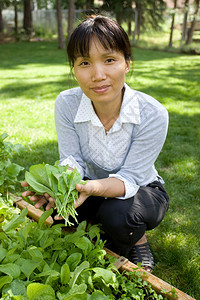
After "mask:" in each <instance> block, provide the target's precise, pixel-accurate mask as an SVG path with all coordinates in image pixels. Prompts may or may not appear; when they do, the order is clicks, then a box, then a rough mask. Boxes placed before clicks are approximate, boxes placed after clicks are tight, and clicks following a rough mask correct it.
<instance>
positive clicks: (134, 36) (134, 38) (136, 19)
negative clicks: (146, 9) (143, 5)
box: [133, 8, 138, 45]
mask: <svg viewBox="0 0 200 300" xmlns="http://www.w3.org/2000/svg"><path fill="white" fill-rule="evenodd" d="M137 24H138V10H137V8H136V9H135V29H134V35H133V45H136V33H137Z"/></svg>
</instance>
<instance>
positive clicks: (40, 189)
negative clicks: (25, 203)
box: [25, 163, 86, 225]
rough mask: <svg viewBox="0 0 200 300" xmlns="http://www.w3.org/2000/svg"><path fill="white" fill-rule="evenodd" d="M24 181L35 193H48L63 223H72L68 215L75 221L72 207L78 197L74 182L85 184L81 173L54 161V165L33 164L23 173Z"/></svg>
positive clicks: (75, 213)
mask: <svg viewBox="0 0 200 300" xmlns="http://www.w3.org/2000/svg"><path fill="white" fill-rule="evenodd" d="M25 181H26V182H28V184H29V185H30V187H31V188H32V190H33V191H34V192H36V193H37V194H40V195H43V194H44V193H48V194H49V195H50V196H51V197H52V198H53V199H54V201H55V204H56V209H57V213H58V216H62V217H63V218H64V220H65V225H72V224H73V223H72V222H70V220H69V216H72V217H73V218H74V219H75V221H77V218H76V215H77V212H76V210H75V208H74V202H75V201H76V200H77V198H78V191H77V190H76V184H77V183H82V184H85V183H86V181H83V180H81V175H80V174H79V172H78V171H77V169H74V171H72V170H70V169H68V166H60V165H58V163H56V164H55V165H54V166H52V165H49V164H38V165H33V166H31V167H30V168H29V171H27V172H26V173H25Z"/></svg>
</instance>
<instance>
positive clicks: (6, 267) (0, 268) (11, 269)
mask: <svg viewBox="0 0 200 300" xmlns="http://www.w3.org/2000/svg"><path fill="white" fill-rule="evenodd" d="M0 272H2V273H4V274H7V275H9V276H11V277H13V278H18V277H19V276H20V274H21V270H20V267H19V266H18V265H17V264H14V263H8V264H1V265H0Z"/></svg>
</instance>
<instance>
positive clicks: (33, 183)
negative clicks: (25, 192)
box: [25, 171, 54, 197]
mask: <svg viewBox="0 0 200 300" xmlns="http://www.w3.org/2000/svg"><path fill="white" fill-rule="evenodd" d="M25 181H26V182H28V184H29V185H30V187H32V189H33V190H34V191H35V192H37V193H38V194H41V195H43V194H44V193H48V194H49V195H50V196H51V197H54V194H53V193H52V190H50V188H49V187H47V186H45V185H44V184H41V183H40V182H39V181H37V178H35V177H34V176H33V175H32V174H31V173H30V172H28V171H26V173H25Z"/></svg>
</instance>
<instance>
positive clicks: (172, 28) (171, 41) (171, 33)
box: [169, 0, 177, 47]
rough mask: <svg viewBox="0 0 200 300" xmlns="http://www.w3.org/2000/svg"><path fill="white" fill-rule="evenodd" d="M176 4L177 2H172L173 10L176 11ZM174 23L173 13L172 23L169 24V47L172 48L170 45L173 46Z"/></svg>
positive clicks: (173, 16)
mask: <svg viewBox="0 0 200 300" xmlns="http://www.w3.org/2000/svg"><path fill="white" fill-rule="evenodd" d="M176 4H177V0H174V10H175V9H176ZM174 21H175V11H174V12H173V14H172V22H171V29H170V38H169V47H172V45H173V32H174Z"/></svg>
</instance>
